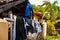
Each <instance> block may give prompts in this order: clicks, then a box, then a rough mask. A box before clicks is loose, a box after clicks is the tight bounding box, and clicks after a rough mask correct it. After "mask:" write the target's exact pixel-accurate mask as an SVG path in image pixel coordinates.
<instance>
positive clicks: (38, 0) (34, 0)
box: [29, 0, 60, 6]
mask: <svg viewBox="0 0 60 40" xmlns="http://www.w3.org/2000/svg"><path fill="white" fill-rule="evenodd" d="M29 1H30V3H31V4H35V5H41V4H43V1H48V0H29ZM49 1H50V2H51V3H53V2H54V1H56V0H49ZM57 1H58V6H60V1H59V0H57Z"/></svg>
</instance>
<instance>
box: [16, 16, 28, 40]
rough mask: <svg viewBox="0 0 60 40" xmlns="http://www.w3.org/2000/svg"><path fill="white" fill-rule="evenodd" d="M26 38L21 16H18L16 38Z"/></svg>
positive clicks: (22, 39)
mask: <svg viewBox="0 0 60 40" xmlns="http://www.w3.org/2000/svg"><path fill="white" fill-rule="evenodd" d="M26 38H27V37H26V30H25V27H24V20H23V17H20V16H18V17H17V19H16V40H25V39H26Z"/></svg>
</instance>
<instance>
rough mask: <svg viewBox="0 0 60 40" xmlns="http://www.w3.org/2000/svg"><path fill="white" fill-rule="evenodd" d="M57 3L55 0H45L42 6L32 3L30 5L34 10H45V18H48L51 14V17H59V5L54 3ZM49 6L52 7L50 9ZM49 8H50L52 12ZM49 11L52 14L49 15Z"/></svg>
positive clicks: (42, 11)
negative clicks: (50, 0)
mask: <svg viewBox="0 0 60 40" xmlns="http://www.w3.org/2000/svg"><path fill="white" fill-rule="evenodd" d="M57 3H58V2H57V1H55V2H53V3H50V2H47V1H46V2H44V3H43V6H42V5H38V6H35V5H32V7H33V10H34V12H41V13H42V14H45V13H46V12H47V14H45V16H46V18H47V19H50V17H51V16H52V18H53V17H55V18H59V17H60V7H59V6H57V5H56V4H57ZM51 7H52V9H51ZM50 10H52V12H51V11H50ZM50 12H51V13H52V15H50Z"/></svg>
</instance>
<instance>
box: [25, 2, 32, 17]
mask: <svg viewBox="0 0 60 40" xmlns="http://www.w3.org/2000/svg"><path fill="white" fill-rule="evenodd" d="M31 11H32V5H31V4H30V3H29V2H28V3H27V5H26V10H25V17H29V18H30V13H31Z"/></svg>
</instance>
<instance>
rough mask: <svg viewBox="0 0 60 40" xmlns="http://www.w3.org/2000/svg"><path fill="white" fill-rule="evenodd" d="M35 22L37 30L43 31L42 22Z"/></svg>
mask: <svg viewBox="0 0 60 40" xmlns="http://www.w3.org/2000/svg"><path fill="white" fill-rule="evenodd" d="M35 23H36V28H37V32H41V31H42V28H41V24H40V22H38V21H35Z"/></svg>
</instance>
